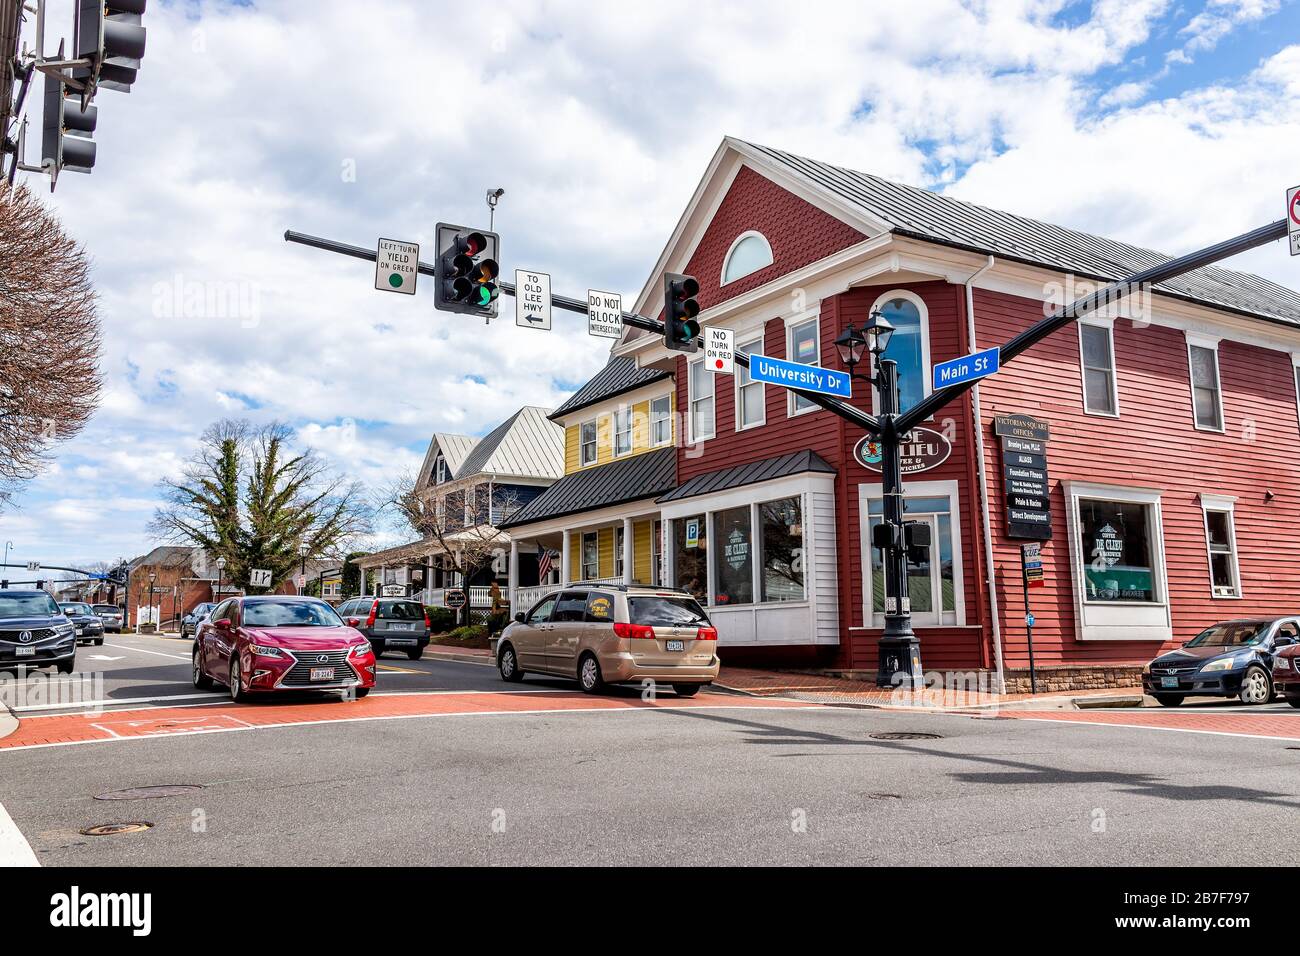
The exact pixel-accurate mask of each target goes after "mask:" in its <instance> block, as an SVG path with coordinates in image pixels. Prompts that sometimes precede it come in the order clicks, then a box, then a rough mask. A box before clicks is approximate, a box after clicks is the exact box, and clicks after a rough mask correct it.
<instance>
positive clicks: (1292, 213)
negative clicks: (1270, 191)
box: [1286, 186, 1300, 256]
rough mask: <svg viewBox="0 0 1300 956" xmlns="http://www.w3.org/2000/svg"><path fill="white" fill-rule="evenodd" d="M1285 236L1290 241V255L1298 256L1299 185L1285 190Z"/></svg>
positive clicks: (1299, 227) (1299, 251) (1299, 224)
mask: <svg viewBox="0 0 1300 956" xmlns="http://www.w3.org/2000/svg"><path fill="white" fill-rule="evenodd" d="M1286 228H1287V238H1288V239H1289V240H1290V241H1291V255H1293V256H1300V186H1292V187H1291V188H1290V189H1288V190H1287V191H1286Z"/></svg>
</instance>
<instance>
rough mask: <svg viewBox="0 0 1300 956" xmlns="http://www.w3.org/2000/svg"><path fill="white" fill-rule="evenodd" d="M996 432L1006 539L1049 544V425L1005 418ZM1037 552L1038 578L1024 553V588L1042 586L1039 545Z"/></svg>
mask: <svg viewBox="0 0 1300 956" xmlns="http://www.w3.org/2000/svg"><path fill="white" fill-rule="evenodd" d="M993 431H994V432H995V433H996V434H997V435H998V436H999V437H1000V438H1001V440H1002V490H1003V494H1004V496H1005V497H1006V503H1007V537H1008V538H1030V539H1034V540H1037V541H1047V540H1049V539H1050V538H1051V537H1052V501H1051V498H1050V494H1049V490H1048V485H1047V439H1048V437H1049V435H1050V434H1051V432H1050V429H1049V428H1048V426H1047V422H1040V421H1037V420H1035V419H1033V418H1030V417H1029V416H1028V415H1006V416H1000V417H998V418H995V419H994V420H993ZM1021 547H1022V548H1025V549H1028V548H1033V549H1035V550H1034V552H1033V555H1032V560H1033V561H1037V562H1038V563H1037V566H1036V567H1037V571H1036V574H1035V575H1032V576H1031V574H1030V569H1031V565H1030V564H1029V563H1028V562H1029V561H1030V560H1031V556H1030V553H1029V552H1028V551H1022V555H1023V557H1024V559H1025V561H1026V564H1025V586H1026V587H1039V586H1041V585H1042V583H1043V582H1042V573H1043V567H1042V562H1041V560H1040V559H1039V557H1038V555H1039V552H1038V551H1037V548H1038V545H1036V544H1035V545H1029V544H1026V545H1022V546H1021Z"/></svg>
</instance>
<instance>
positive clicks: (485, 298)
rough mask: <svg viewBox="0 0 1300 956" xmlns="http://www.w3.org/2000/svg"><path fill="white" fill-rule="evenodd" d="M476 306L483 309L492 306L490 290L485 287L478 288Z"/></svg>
mask: <svg viewBox="0 0 1300 956" xmlns="http://www.w3.org/2000/svg"><path fill="white" fill-rule="evenodd" d="M478 304H479V305H480V306H482V307H484V308H486V307H487V306H489V305H491V304H492V290H491V289H489V288H488V287H487V286H485V285H481V286H479V287H478Z"/></svg>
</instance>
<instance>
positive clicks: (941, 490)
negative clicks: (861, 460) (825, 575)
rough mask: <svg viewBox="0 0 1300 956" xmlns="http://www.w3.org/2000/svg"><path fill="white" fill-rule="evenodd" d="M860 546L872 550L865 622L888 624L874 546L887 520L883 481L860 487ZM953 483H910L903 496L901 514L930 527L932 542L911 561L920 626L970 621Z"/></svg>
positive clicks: (912, 598)
mask: <svg viewBox="0 0 1300 956" xmlns="http://www.w3.org/2000/svg"><path fill="white" fill-rule="evenodd" d="M858 498H859V510H860V514H861V526H862V527H861V534H862V549H863V553H864V554H870V555H871V560H870V562H869V569H868V567H867V566H864V568H863V570H864V578H865V580H864V581H863V588H862V599H863V604H864V607H863V615H862V618H863V621H865V622H867V626H869V627H884V624H885V601H886V598H888V597H892V596H893V595H888V594H886V593H885V570H884V564H883V561H882V556H881V553H880V550H879V549H878V548H873V547H871V535H872V529H873V528H874V527H875V526H876V525H878V524H880V522H881V521H883V520H884V497H883V494H882V487H881V485H879V484H862V485H859V486H858ZM957 502H958V498H957V482H955V481H915V482H913V481H909V482H908V483H907V488H906V497H905V498H904V499H903V516H904V518H905V520H907V521H918V522H921V523H922V524H926V525H928V526H929V528H930V541H931V542H932V544H931V546H930V547H929V548H927V549H925V550H924V552H923V560H920V561H912V560H909V561H908V564H907V594H906V595H905V597H906V598H907V600H908V601H909V602H910V606H911V612H912V623H913V624H915V625H916V626H918V627H943V626H953V625H957V626H960V625H963V624H965V622H966V601H965V582H964V580H963V576H962V575H963V569H962V550H961V548H962V544H961V517H960V512H959V510H958V508H957V507H956V504H955V503H957Z"/></svg>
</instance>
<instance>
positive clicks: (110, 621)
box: [92, 604, 122, 634]
mask: <svg viewBox="0 0 1300 956" xmlns="http://www.w3.org/2000/svg"><path fill="white" fill-rule="evenodd" d="M92 610H94V612H95V616H96V617H98V618H99V619H100V620H101V621H103V622H104V630H105V631H109V632H111V633H113V634H121V633H122V609H121V608H120V607H118V606H117V605H116V604H96V605H93V607H92Z"/></svg>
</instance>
